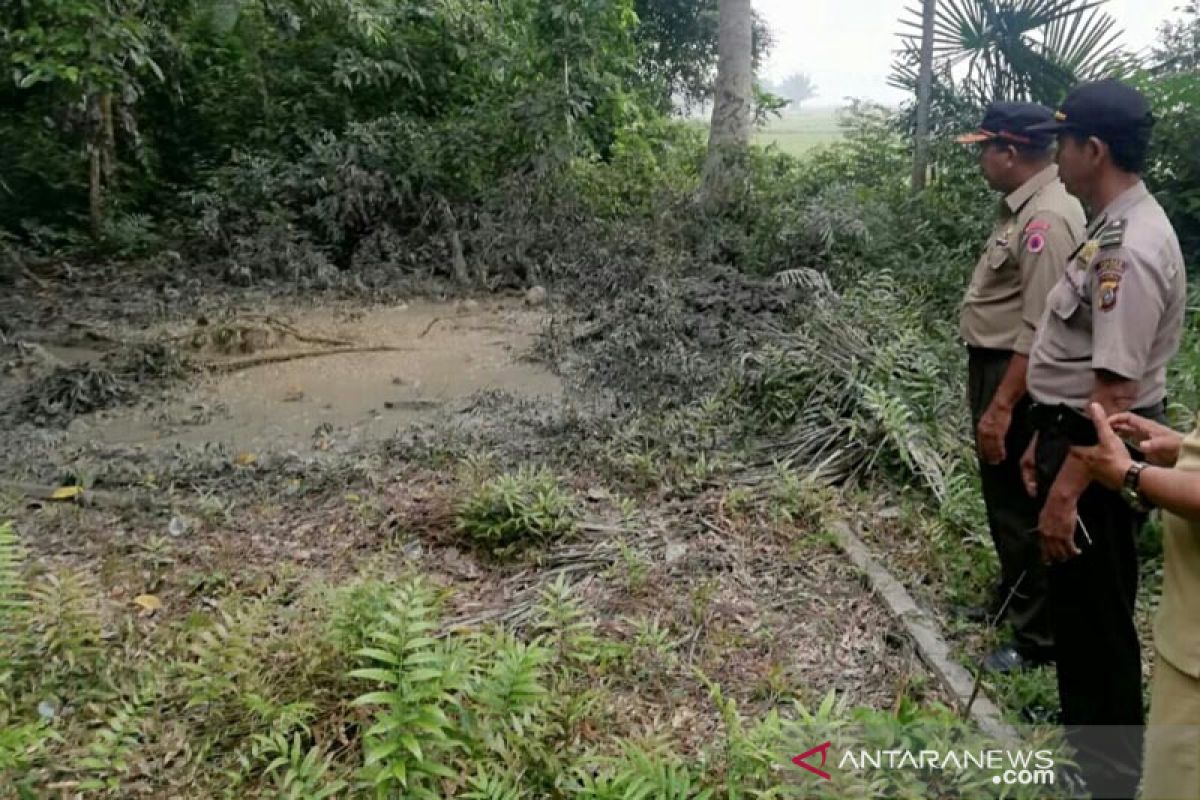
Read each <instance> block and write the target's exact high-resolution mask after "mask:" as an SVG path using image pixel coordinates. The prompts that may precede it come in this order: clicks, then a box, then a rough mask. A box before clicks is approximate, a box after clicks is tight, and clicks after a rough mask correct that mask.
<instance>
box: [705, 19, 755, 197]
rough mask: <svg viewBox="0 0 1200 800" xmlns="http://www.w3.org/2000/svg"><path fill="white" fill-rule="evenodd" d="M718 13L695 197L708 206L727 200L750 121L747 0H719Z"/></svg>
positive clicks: (745, 146) (750, 35)
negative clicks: (711, 92) (713, 80)
mask: <svg viewBox="0 0 1200 800" xmlns="http://www.w3.org/2000/svg"><path fill="white" fill-rule="evenodd" d="M720 14H721V26H720V33H719V37H720V38H719V42H718V54H717V55H718V61H717V85H716V97H715V98H714V102H713V113H712V124H711V126H710V128H709V134H708V159H707V160H706V161H705V164H704V184H703V186H702V187H701V190H700V199H701V203H702V204H703V205H704V206H705V207H706V208H708V209H709V210H712V211H719V210H721V209H722V208H723V207H724V206H725V205H726V203H727V202H728V200H729V196H730V191H731V189H732V188H733V186H734V185H735V183H736V180H737V172H738V168H739V165H740V164H741V163H742V161H743V160H744V158H745V154H746V151H747V149H748V148H749V145H750V130H751V127H752V125H753V122H754V107H753V97H752V90H753V81H754V69H753V58H752V53H753V45H754V42H753V28H752V17H751V10H750V0H721V4H720Z"/></svg>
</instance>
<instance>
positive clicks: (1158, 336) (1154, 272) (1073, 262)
mask: <svg viewBox="0 0 1200 800" xmlns="http://www.w3.org/2000/svg"><path fill="white" fill-rule="evenodd" d="M1186 295H1187V278H1186V276H1185V273H1184V267H1183V254H1182V253H1181V252H1180V250H1179V239H1178V238H1176V236H1175V229H1174V228H1172V227H1171V223H1170V222H1169V221H1168V220H1167V215H1166V214H1165V213H1164V212H1163V210H1162V206H1160V205H1159V204H1158V201H1156V200H1155V199H1154V198H1153V197H1152V196H1151V195H1150V193H1149V192H1148V191H1147V190H1146V186H1145V184H1144V183H1141V182H1140V181H1139V182H1138V183H1137V184H1136V185H1134V186H1132V187H1130V188H1129V189H1127V190H1126V191H1125V192H1123V193H1122V194H1121V195H1120V196H1119V197H1117V198H1116V199H1115V200H1113V202H1112V203H1111V204H1110V205H1109V207H1108V208H1106V209H1105V210H1104V212H1103V213H1101V214H1100V215H1099V216H1098V217H1097V218H1096V220H1095V222H1093V223H1092V225H1091V226H1089V228H1088V241H1087V242H1085V243H1084V244H1083V245H1082V246H1081V247H1080V248H1079V250H1078V252H1076V253H1075V254H1073V255H1072V257H1071V259H1070V263H1069V264H1068V265H1067V268H1066V271H1065V272H1064V273H1063V277H1062V279H1061V280H1060V281H1059V282H1058V284H1057V285H1056V286H1055V287H1054V289H1053V290H1052V291H1051V292H1050V296H1049V297H1048V298H1047V300H1046V312H1045V314H1044V315H1043V317H1042V321H1041V323H1040V324H1039V325H1038V331H1037V337H1036V339H1035V340H1034V345H1033V350H1032V352H1031V353H1030V356H1029V376H1028V385H1029V393H1030V395H1032V396H1033V399H1034V400H1036V401H1037V402H1039V403H1050V404H1057V403H1066V404H1067V405H1070V406H1073V407H1075V408H1078V409H1080V410H1082V409H1084V408H1085V407H1086V406H1087V403H1088V400H1089V398H1090V397H1091V394H1092V388H1093V387H1094V385H1095V380H1096V375H1095V371H1096V370H1105V371H1107V372H1111V373H1113V374H1114V375H1116V376H1118V377H1120V378H1124V379H1126V380H1130V381H1136V382H1137V383H1138V393H1137V400H1136V402H1135V403H1134V408H1147V407H1149V406H1153V405H1155V404H1157V403H1160V402H1162V400H1163V399H1164V398H1165V397H1166V386H1167V362H1169V361H1170V360H1171V359H1172V358H1173V357H1174V356H1175V353H1176V352H1177V351H1178V350H1179V341H1180V339H1181V337H1182V335H1183V314H1184V306H1185V304H1186V300H1187V297H1186Z"/></svg>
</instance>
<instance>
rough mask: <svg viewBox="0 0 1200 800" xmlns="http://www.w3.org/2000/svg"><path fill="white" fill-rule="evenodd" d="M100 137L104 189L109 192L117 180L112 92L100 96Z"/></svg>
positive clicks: (115, 134)
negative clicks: (101, 141)
mask: <svg viewBox="0 0 1200 800" xmlns="http://www.w3.org/2000/svg"><path fill="white" fill-rule="evenodd" d="M100 135H101V136H102V137H103V142H104V149H102V150H101V151H100V156H101V162H100V163H101V167H102V171H103V173H104V176H103V177H104V188H105V189H107V190H109V191H111V190H112V188H113V186H114V185H115V184H116V180H117V133H116V126H115V124H114V123H113V96H112V92H105V93H104V94H102V95H100Z"/></svg>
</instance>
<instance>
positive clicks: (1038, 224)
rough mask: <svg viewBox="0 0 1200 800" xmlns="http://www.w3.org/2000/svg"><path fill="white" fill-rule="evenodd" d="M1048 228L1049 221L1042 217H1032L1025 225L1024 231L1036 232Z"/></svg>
mask: <svg viewBox="0 0 1200 800" xmlns="http://www.w3.org/2000/svg"><path fill="white" fill-rule="evenodd" d="M1048 230H1050V223H1049V222H1047V221H1046V220H1044V219H1034V220H1031V221H1030V222H1029V224H1028V225H1026V226H1025V233H1037V232H1038V231H1048Z"/></svg>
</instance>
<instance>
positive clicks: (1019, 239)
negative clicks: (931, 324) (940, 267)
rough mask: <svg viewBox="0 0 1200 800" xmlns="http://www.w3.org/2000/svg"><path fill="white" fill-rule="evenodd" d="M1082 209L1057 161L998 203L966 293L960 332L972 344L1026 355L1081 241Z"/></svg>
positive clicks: (1083, 225)
mask: <svg viewBox="0 0 1200 800" xmlns="http://www.w3.org/2000/svg"><path fill="white" fill-rule="evenodd" d="M1085 222H1086V221H1085V218H1084V214H1083V207H1082V206H1080V205H1079V201H1078V200H1076V199H1075V198H1074V197H1072V196H1071V195H1069V194H1067V190H1066V189H1065V188H1064V187H1063V185H1062V181H1060V180H1059V179H1058V167H1056V166H1054V165H1051V166H1049V167H1046V169H1044V170H1042V171H1041V172H1039V173H1038V174H1037V175H1035V176H1033V177H1032V178H1030V179H1029V180H1028V181H1026V182H1025V184H1024V185H1023V186H1022V187H1021V188H1020V189H1017V190H1016V191H1015V192H1013V193H1012V194H1010V195H1008V196H1007V197H1005V198H1004V202H1003V203H1001V205H1000V219H999V221H998V222H997V223H996V227H995V228H994V229H993V230H992V235H991V236H990V237H989V238H988V243H987V247H985V248H984V251H983V254H982V255H981V256H980V258H979V262H978V263H977V264H976V265H975V272H974V274H973V275H972V277H971V285H970V287H969V288H968V289H967V294H966V297H964V298H963V304H962V313H961V316H960V318H959V334H960V335H961V336H962V338H963V340H964V341H965V342H966V343H967V344H969V345H971V346H972V347H986V348H988V349H992V350H1011V351H1013V352H1016V353H1020V354H1021V355H1028V354H1029V350H1030V348H1031V347H1032V346H1033V334H1034V331H1035V330H1036V329H1037V325H1038V322H1040V321H1041V318H1042V312H1043V311H1044V310H1045V308H1046V295H1047V294H1049V292H1050V290H1051V289H1052V288H1053V287H1054V284H1055V283H1056V282H1058V279H1059V277H1060V276H1061V275H1062V269H1063V265H1064V264H1066V263H1067V259H1068V258H1069V257H1070V255H1071V251H1072V250H1074V249H1075V247H1076V245H1078V244H1079V242H1080V241H1082V239H1083V232H1084V227H1085Z"/></svg>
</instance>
